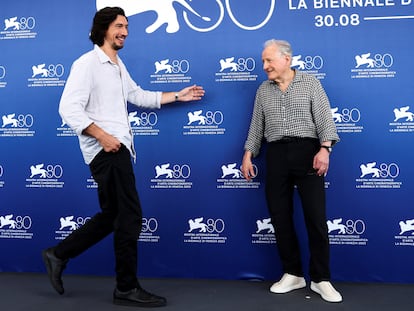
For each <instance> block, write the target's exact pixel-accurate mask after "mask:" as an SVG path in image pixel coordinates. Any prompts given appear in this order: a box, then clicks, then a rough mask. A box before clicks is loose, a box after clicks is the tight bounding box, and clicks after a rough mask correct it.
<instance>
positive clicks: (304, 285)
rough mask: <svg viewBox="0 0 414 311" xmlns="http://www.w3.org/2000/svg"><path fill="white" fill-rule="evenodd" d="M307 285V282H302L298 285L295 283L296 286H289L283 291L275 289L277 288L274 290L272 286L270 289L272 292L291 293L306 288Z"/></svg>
mask: <svg viewBox="0 0 414 311" xmlns="http://www.w3.org/2000/svg"><path fill="white" fill-rule="evenodd" d="M305 287H306V282H305V283H302V284H297V285H294V286H290V287H287V288H286V289H284V290H283V291H275V290H272V288H270V291H271V292H272V293H275V294H286V293H289V292H291V291H294V290H297V289H301V288H305Z"/></svg>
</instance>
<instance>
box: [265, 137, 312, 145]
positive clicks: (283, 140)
mask: <svg viewBox="0 0 414 311" xmlns="http://www.w3.org/2000/svg"><path fill="white" fill-rule="evenodd" d="M310 140H316V141H317V140H318V139H317V138H312V137H294V136H284V137H282V138H281V139H279V140H275V141H272V143H274V144H289V143H298V142H302V141H310Z"/></svg>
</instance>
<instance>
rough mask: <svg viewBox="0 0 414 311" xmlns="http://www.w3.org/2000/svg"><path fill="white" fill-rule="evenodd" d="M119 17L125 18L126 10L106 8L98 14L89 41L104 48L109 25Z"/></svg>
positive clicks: (94, 19)
mask: <svg viewBox="0 0 414 311" xmlns="http://www.w3.org/2000/svg"><path fill="white" fill-rule="evenodd" d="M118 15H122V16H125V12H124V10H123V9H121V8H119V7H106V8H103V9H101V10H99V11H98V12H96V14H95V17H94V18H93V22H92V28H91V32H90V34H89V39H90V40H91V41H92V42H93V43H94V44H97V45H98V46H102V45H103V44H104V38H105V34H106V31H107V30H108V28H109V25H110V24H111V23H112V22H113V21H114V20H116V18H117V16H118ZM125 18H126V16H125ZM127 20H128V19H127Z"/></svg>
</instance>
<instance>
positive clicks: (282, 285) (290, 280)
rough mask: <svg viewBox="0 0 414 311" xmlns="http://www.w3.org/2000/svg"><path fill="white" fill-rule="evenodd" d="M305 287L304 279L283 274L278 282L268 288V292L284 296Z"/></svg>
mask: <svg viewBox="0 0 414 311" xmlns="http://www.w3.org/2000/svg"><path fill="white" fill-rule="evenodd" d="M305 286H306V281H305V278H304V277H299V276H295V275H292V274H289V273H285V274H283V276H282V278H281V279H280V281H279V282H276V283H275V284H273V285H272V286H271V287H270V291H271V292H272V293H275V294H285V293H288V292H290V291H292V290H295V289H299V288H304V287H305Z"/></svg>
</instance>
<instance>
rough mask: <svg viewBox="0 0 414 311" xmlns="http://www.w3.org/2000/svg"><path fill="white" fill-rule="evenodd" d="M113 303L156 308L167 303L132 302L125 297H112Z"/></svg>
mask: <svg viewBox="0 0 414 311" xmlns="http://www.w3.org/2000/svg"><path fill="white" fill-rule="evenodd" d="M113 303H114V305H118V306H130V307H141V308H158V307H164V306H166V305H167V304H166V303H164V302H153V303H150V302H134V301H130V300H126V299H119V298H114V300H113Z"/></svg>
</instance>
